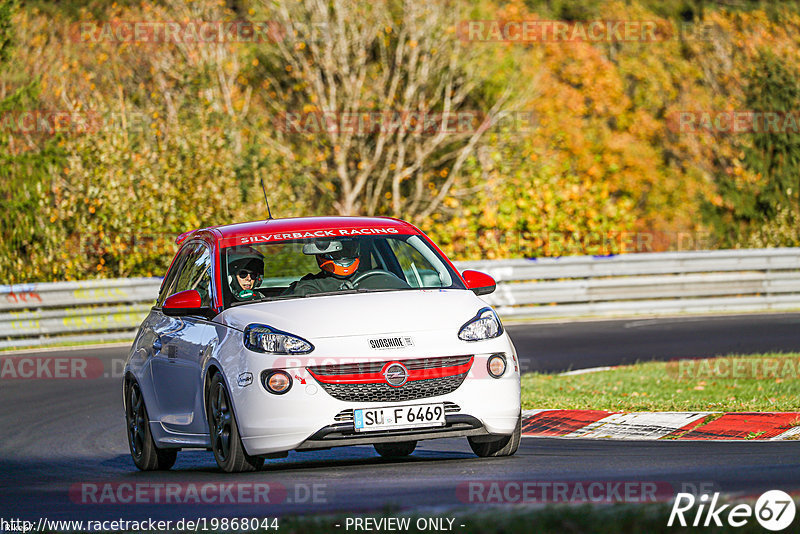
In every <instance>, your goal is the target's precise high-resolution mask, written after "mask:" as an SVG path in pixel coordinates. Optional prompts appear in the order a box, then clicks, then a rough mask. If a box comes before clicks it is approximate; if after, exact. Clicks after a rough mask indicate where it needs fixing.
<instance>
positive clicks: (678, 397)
mask: <svg viewBox="0 0 800 534" xmlns="http://www.w3.org/2000/svg"><path fill="white" fill-rule="evenodd" d="M522 407H523V409H531V408H548V409H587V410H620V411H632V412H643V411H657V412H664V411H681V412H683V411H731V412H793V411H798V410H800V353H770V354H753V355H746V356H726V357H720V358H706V359H698V360H678V361H672V362H647V363H637V364H635V365H625V366H620V367H617V368H614V369H611V370H608V371H598V372H592V373H585V374H576V375H552V374H539V373H528V374H525V375H523V377H522ZM798 424H799V425H800V421H798Z"/></svg>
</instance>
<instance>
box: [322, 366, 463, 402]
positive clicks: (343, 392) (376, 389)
mask: <svg viewBox="0 0 800 534" xmlns="http://www.w3.org/2000/svg"><path fill="white" fill-rule="evenodd" d="M466 377H467V373H462V374H460V375H453V376H446V377H443V378H431V379H428V380H415V381H413V382H406V383H405V384H404V385H403V386H402V387H399V388H394V387H392V386H390V385H389V384H384V383H380V384H326V383H324V382H320V386H322V388H323V389H324V390H325V391H327V392H328V394H329V395H330V396H331V397H333V398H335V399H339V400H343V401H348V402H397V401H408V400H416V399H425V398H428V397H437V396H439V395H447V394H448V393H452V392H453V391H455V390H456V389H458V387H459V386H460V385H461V383H462V382H464V379H465V378H466Z"/></svg>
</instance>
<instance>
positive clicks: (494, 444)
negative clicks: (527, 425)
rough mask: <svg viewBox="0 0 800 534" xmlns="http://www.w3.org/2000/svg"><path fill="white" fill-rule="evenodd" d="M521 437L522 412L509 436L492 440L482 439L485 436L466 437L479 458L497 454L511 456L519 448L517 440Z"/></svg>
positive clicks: (496, 455)
mask: <svg viewBox="0 0 800 534" xmlns="http://www.w3.org/2000/svg"><path fill="white" fill-rule="evenodd" d="M521 437H522V414H520V415H519V418H518V419H517V427H516V428H515V429H514V433H513V434H511V435H510V436H502V437H501V438H499V439H496V440H492V441H483V440H484V439H486V438H483V437H482V436H481V437H478V438H472V437H468V438H467V440H468V441H469V446H470V447H472V452H474V453H475V454H477V455H478V456H480V457H481V458H489V457H498V456H511V455H513V454H514V453H515V452H517V449H518V448H519V441H520V438H521Z"/></svg>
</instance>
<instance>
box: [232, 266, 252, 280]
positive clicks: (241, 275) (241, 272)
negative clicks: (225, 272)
mask: <svg viewBox="0 0 800 534" xmlns="http://www.w3.org/2000/svg"><path fill="white" fill-rule="evenodd" d="M236 276H238V277H239V278H247V277H248V276H249V277H250V278H252V279H253V280H255V279H256V272H255V271H250V270H248V269H240V270H239V272H238V273H236Z"/></svg>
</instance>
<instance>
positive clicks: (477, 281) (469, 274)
mask: <svg viewBox="0 0 800 534" xmlns="http://www.w3.org/2000/svg"><path fill="white" fill-rule="evenodd" d="M461 275H462V276H463V277H464V281H465V282H466V283H467V289H471V290H472V292H473V293H475V294H476V295H488V294H489V293H492V292H494V290H495V289H496V288H497V282H495V281H494V278H492V277H491V276H489V275H488V274H486V273H482V272H480V271H464V272H463V273H461Z"/></svg>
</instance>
